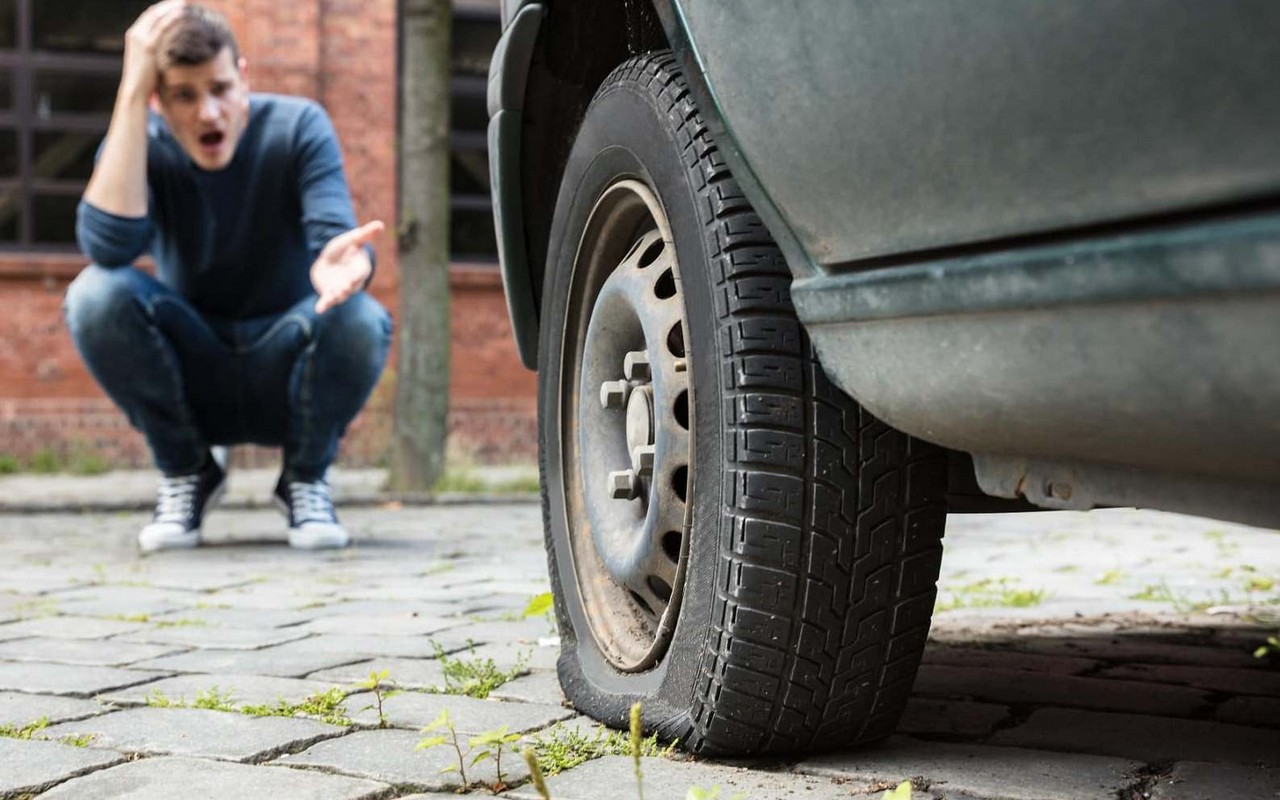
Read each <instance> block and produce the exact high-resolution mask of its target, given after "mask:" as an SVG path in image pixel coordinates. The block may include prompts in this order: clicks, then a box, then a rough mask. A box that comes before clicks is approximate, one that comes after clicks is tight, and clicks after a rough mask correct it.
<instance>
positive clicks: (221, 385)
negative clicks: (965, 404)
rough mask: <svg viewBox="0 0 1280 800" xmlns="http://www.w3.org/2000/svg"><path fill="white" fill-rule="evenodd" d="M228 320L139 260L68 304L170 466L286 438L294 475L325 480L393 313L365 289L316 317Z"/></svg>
mask: <svg viewBox="0 0 1280 800" xmlns="http://www.w3.org/2000/svg"><path fill="white" fill-rule="evenodd" d="M315 302H316V298H315V296H311V297H309V298H307V299H304V300H302V301H300V302H299V303H297V304H295V305H294V306H293V307H292V308H289V309H287V310H285V311H284V312H282V313H280V314H275V315H271V316H266V317H255V318H252V319H217V318H212V317H206V316H203V315H202V314H200V313H199V312H198V311H196V309H195V308H193V307H192V306H191V304H190V303H188V302H187V301H186V300H185V299H184V298H183V297H181V296H180V295H178V294H177V293H176V292H174V291H173V290H172V289H170V288H168V287H167V286H164V285H163V284H161V283H160V282H159V281H157V280H156V279H154V278H152V277H151V276H150V275H147V274H146V273H144V272H141V271H140V270H137V269H134V268H133V267H113V268H105V267H99V266H90V267H86V268H85V270H84V271H83V272H81V273H80V275H79V277H77V278H76V279H75V281H74V282H72V284H71V286H70V288H68V289H67V295H66V299H65V302H64V304H63V313H64V315H65V317H66V320H67V326H68V327H69V328H70V329H71V336H72V338H73V339H74V340H75V343H76V347H77V349H78V350H79V351H80V355H81V357H82V358H83V359H84V361H85V363H86V364H87V365H88V367H89V371H90V372H91V373H92V374H93V377H94V379H95V380H97V382H98V383H99V385H101V386H102V388H103V389H104V390H105V391H106V393H107V394H108V395H109V396H110V397H111V399H112V400H113V401H114V402H115V404H116V405H117V406H119V407H120V409H121V410H122V411H123V412H124V413H125V415H126V416H127V417H128V418H129V422H130V423H131V424H132V425H133V426H134V427H135V428H137V429H138V430H139V431H141V432H142V433H143V435H144V436H146V438H147V444H148V445H149V446H150V448H151V455H152V458H153V459H154V460H155V464H156V466H157V467H158V468H159V469H160V470H161V471H162V472H163V473H164V474H166V475H169V476H177V475H186V474H190V473H192V472H196V471H198V470H199V469H200V468H201V467H202V466H203V465H204V463H205V461H206V459H207V458H208V453H209V447H210V445H231V444H247V443H253V444H261V445H268V446H279V447H281V448H282V450H283V454H284V474H285V478H286V479H288V480H300V481H315V480H319V479H321V478H323V477H324V474H325V471H326V470H327V469H328V468H329V465H330V464H331V463H332V462H333V459H334V457H335V456H336V455H337V451H338V441H339V439H340V438H341V437H342V434H343V433H344V432H345V431H346V428H347V425H348V424H350V422H351V420H352V419H354V418H355V416H356V414H357V413H358V412H359V411H360V409H361V407H363V406H364V404H365V401H366V400H368V399H369V395H370V394H371V393H372V391H373V388H374V386H375V384H376V383H377V381H378V376H379V375H380V374H381V373H382V368H383V366H384V364H385V363H386V359H387V351H388V350H389V349H390V346H391V317H390V315H388V314H387V311H386V309H384V308H383V307H382V306H381V305H380V304H379V303H378V301H376V300H374V299H373V298H372V297H370V296H369V295H367V294H365V293H364V292H357V293H356V294H355V295H353V296H351V297H350V298H348V299H347V301H346V302H344V303H342V304H341V305H339V306H337V307H335V308H332V309H329V310H328V311H326V312H325V313H324V314H320V315H317V314H316V313H315V310H314V306H315Z"/></svg>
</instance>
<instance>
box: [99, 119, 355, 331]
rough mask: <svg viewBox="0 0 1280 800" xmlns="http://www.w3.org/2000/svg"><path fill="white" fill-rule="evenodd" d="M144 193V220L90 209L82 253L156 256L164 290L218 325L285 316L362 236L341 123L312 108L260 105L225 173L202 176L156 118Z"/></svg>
mask: <svg viewBox="0 0 1280 800" xmlns="http://www.w3.org/2000/svg"><path fill="white" fill-rule="evenodd" d="M147 183H148V186H149V190H150V203H149V210H148V214H147V216H145V217H121V216H117V215H115V214H109V213H107V212H105V211H103V210H102V209H99V208H96V207H95V206H92V205H90V204H88V203H85V202H81V203H80V208H79V212H78V213H77V218H76V237H77V240H78V241H79V243H80V248H81V249H82V250H83V251H84V253H85V255H87V256H88V257H89V258H90V259H91V260H92V261H93V262H94V263H95V264H100V265H102V266H105V267H116V266H124V265H129V264H132V263H133V262H134V260H136V259H137V258H138V257H139V256H140V255H142V254H143V253H144V252H150V254H151V256H152V258H154V259H155V262H156V268H157V269H156V272H157V277H158V278H159V279H160V281H161V282H162V283H164V284H165V285H167V286H170V287H172V288H173V289H174V290H176V291H177V292H178V293H179V294H181V295H183V296H184V297H185V298H186V299H187V300H189V301H190V302H191V304H192V305H193V306H195V308H197V309H198V310H199V311H201V312H203V313H205V314H209V315H211V316H216V317H223V318H229V319H245V318H249V317H258V316H264V315H268V314H276V313H279V312H281V311H284V310H285V309H287V308H288V307H290V306H292V305H293V304H295V303H297V302H298V301H300V300H302V299H303V298H305V297H307V296H308V295H311V294H313V293H314V290H313V289H312V286H311V279H310V270H311V264H312V262H313V261H315V259H316V256H318V255H319V254H320V250H321V249H322V248H323V247H324V246H325V244H326V243H327V242H328V241H329V240H330V239H331V238H333V237H334V236H336V235H337V234H339V233H342V232H343V231H347V230H350V229H351V228H354V227H355V226H356V219H355V212H354V211H353V210H352V206H351V193H350V191H349V190H348V189H347V181H346V178H345V177H344V175H343V172H342V153H341V151H340V150H339V148H338V139H337V135H336V134H335V133H334V130H333V124H332V123H331V122H330V121H329V117H328V115H327V114H325V112H324V109H322V108H321V107H320V106H319V105H318V104H316V103H314V102H312V101H310V100H306V99H303V98H297V97H284V96H279V95H264V94H254V95H251V96H250V101H249V123H248V126H247V127H246V129H245V132H244V136H243V137H242V138H241V139H240V142H239V144H238V145H237V147H236V153H235V156H234V157H233V158H232V160H231V163H230V164H228V165H227V167H226V168H225V169H222V170H219V171H216V172H209V171H206V170H203V169H201V168H200V167H198V166H196V164H195V163H194V162H192V160H191V159H190V158H189V157H188V156H187V154H186V152H185V151H183V149H182V147H181V146H179V144H178V142H177V140H176V139H175V138H174V137H173V134H172V133H170V131H169V129H168V126H167V125H165V123H164V121H163V120H162V119H161V118H160V117H158V116H156V115H154V114H153V115H152V117H151V119H150V123H149V125H148V143H147ZM370 255H372V253H371V254H370Z"/></svg>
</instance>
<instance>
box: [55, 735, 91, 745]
mask: <svg viewBox="0 0 1280 800" xmlns="http://www.w3.org/2000/svg"><path fill="white" fill-rule="evenodd" d="M95 738H97V737H96V736H95V735H94V734H92V733H82V734H80V735H79V736H76V735H74V734H67V735H66V736H63V737H62V738H61V739H59V740H58V741H59V742H61V743H62V744H65V745H68V746H70V747H88V746H89V745H90V744H91V743H92V742H93V740H94V739H95Z"/></svg>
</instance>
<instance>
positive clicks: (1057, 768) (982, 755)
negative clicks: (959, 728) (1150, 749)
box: [795, 736, 1141, 800]
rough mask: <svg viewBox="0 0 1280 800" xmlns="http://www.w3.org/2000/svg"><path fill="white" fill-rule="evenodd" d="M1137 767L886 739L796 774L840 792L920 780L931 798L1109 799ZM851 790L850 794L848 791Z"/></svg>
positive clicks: (814, 761) (808, 763) (805, 765)
mask: <svg viewBox="0 0 1280 800" xmlns="http://www.w3.org/2000/svg"><path fill="white" fill-rule="evenodd" d="M1140 766H1141V765H1140V764H1138V763H1135V762H1133V761H1126V760H1123V759H1118V758H1102V757H1099V756H1088V755H1075V754H1068V753H1051V752H1037V751H1033V750H1022V749H1018V748H1012V747H987V746H983V745H968V744H945V743H942V742H923V741H918V740H914V739H909V738H907V737H902V736H894V737H891V738H890V739H888V740H886V741H885V742H883V743H881V744H880V745H877V746H873V747H867V748H865V749H861V750H857V751H855V752H849V753H831V754H828V755H823V756H817V757H814V758H810V759H807V760H805V761H802V762H800V763H799V764H797V765H796V767H795V769H796V771H797V772H800V773H802V774H809V775H823V776H827V777H830V778H835V779H839V780H841V781H847V782H848V783H846V784H845V787H844V790H845V792H846V793H850V794H852V793H856V792H857V791H858V790H862V791H864V792H865V791H867V790H869V789H871V788H872V787H873V786H875V785H877V784H882V783H885V782H889V783H897V782H898V781H902V780H906V779H907V778H912V777H915V776H921V777H923V779H924V782H925V783H926V784H927V785H928V786H929V787H930V788H931V790H932V791H935V792H937V791H939V790H941V791H942V792H943V793H944V794H947V795H951V794H952V793H959V794H961V795H963V796H969V795H972V796H976V797H981V798H983V799H984V800H1078V799H1079V798H1082V797H1099V798H1101V797H1115V796H1117V794H1118V793H1119V791H1120V789H1121V788H1123V787H1124V786H1126V785H1128V783H1129V782H1130V779H1129V777H1128V776H1130V775H1132V774H1133V773H1134V772H1135V771H1136V770H1137V769H1138V768H1139V767H1140ZM851 790H852V791H851Z"/></svg>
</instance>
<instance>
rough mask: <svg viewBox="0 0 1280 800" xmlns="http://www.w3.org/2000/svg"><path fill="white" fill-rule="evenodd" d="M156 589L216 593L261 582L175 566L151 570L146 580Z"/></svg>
mask: <svg viewBox="0 0 1280 800" xmlns="http://www.w3.org/2000/svg"><path fill="white" fill-rule="evenodd" d="M144 580H145V582H146V584H147V585H148V586H151V587H152V588H154V589H177V590H179V591H184V592H216V591H220V590H223V589H236V588H239V587H241V586H248V585H250V584H253V583H255V582H257V581H259V580H260V578H257V577H254V576H250V575H229V574H227V572H226V570H219V569H214V568H204V569H198V570H196V569H175V568H174V567H173V565H165V566H164V567H163V568H157V569H149V570H148V571H147V573H146V578H145V579H144Z"/></svg>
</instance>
